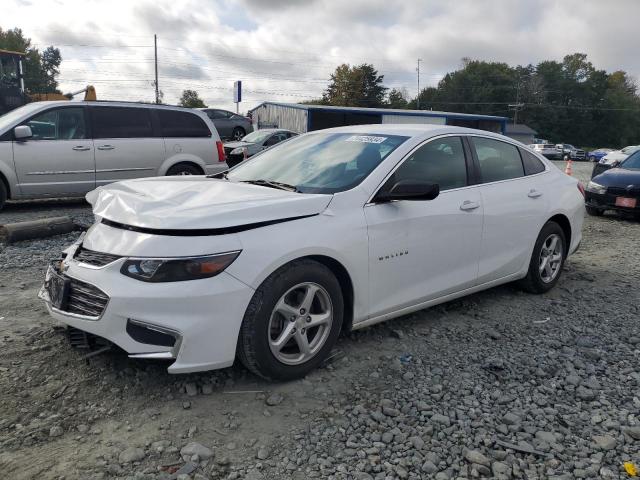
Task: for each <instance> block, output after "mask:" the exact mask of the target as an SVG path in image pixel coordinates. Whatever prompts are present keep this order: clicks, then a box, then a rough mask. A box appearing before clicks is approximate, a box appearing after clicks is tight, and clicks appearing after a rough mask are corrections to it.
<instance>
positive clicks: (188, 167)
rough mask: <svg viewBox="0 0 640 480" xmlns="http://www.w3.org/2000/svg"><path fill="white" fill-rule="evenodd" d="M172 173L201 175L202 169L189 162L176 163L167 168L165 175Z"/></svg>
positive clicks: (171, 174)
mask: <svg viewBox="0 0 640 480" xmlns="http://www.w3.org/2000/svg"><path fill="white" fill-rule="evenodd" d="M173 175H202V170H200V168H198V167H196V166H195V165H192V164H190V163H177V164H175V165H174V166H172V167H170V168H169V170H167V176H173Z"/></svg>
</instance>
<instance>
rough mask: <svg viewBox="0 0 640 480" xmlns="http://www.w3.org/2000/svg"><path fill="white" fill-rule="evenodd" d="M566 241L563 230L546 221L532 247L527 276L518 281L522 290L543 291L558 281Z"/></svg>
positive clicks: (546, 290) (565, 250) (565, 255)
mask: <svg viewBox="0 0 640 480" xmlns="http://www.w3.org/2000/svg"><path fill="white" fill-rule="evenodd" d="M566 243H567V241H566V239H565V236H564V231H563V230H562V228H561V227H560V225H558V224H557V223H556V222H547V223H546V224H545V225H544V227H542V230H540V234H539V235H538V239H537V240H536V243H535V245H534V247H533V253H532V254H531V260H530V261H529V270H528V272H527V276H526V277H524V278H523V279H522V280H520V282H519V285H520V287H521V288H522V289H523V290H525V291H527V292H529V293H545V292H548V291H549V290H551V289H552V288H553V287H554V286H555V285H556V283H558V279H559V278H560V275H561V273H562V268H563V267H564V261H565V259H566V257H567V246H566ZM545 258H546V260H547V261H546V263H545V262H544V259H545Z"/></svg>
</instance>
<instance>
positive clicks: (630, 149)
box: [620, 145, 640, 155]
mask: <svg viewBox="0 0 640 480" xmlns="http://www.w3.org/2000/svg"><path fill="white" fill-rule="evenodd" d="M638 150H640V145H630V146H628V147H624V148H623V149H622V150H620V151H621V152H622V153H624V154H626V155H631V154H632V153H633V152H637V151H638Z"/></svg>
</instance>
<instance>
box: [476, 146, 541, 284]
mask: <svg viewBox="0 0 640 480" xmlns="http://www.w3.org/2000/svg"><path fill="white" fill-rule="evenodd" d="M470 140H471V146H472V150H473V151H474V153H475V155H476V159H477V162H478V169H479V172H480V176H481V178H482V181H483V182H485V183H483V184H482V185H480V193H481V196H482V204H483V205H484V227H483V232H482V249H481V254H480V264H479V270H478V282H479V283H484V282H488V281H491V280H495V279H498V278H502V277H506V276H508V275H512V274H514V273H517V272H518V271H520V270H522V268H523V267H524V266H525V265H527V264H528V262H529V260H530V252H531V248H532V247H533V244H534V242H535V240H536V238H537V236H538V232H539V230H540V227H541V222H543V221H544V216H545V215H546V212H547V208H548V195H546V193H547V192H546V187H545V185H544V181H543V177H541V176H539V175H534V176H525V169H524V166H523V163H522V159H521V156H520V153H519V150H518V148H516V147H515V146H514V145H512V144H509V143H507V142H502V141H499V140H496V139H489V138H483V137H471V138H470Z"/></svg>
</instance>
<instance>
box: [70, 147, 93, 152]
mask: <svg viewBox="0 0 640 480" xmlns="http://www.w3.org/2000/svg"><path fill="white" fill-rule="evenodd" d="M72 150H75V151H76V152H86V151H87V150H91V147H85V146H84V145H76V146H75V147H73V148H72Z"/></svg>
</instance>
